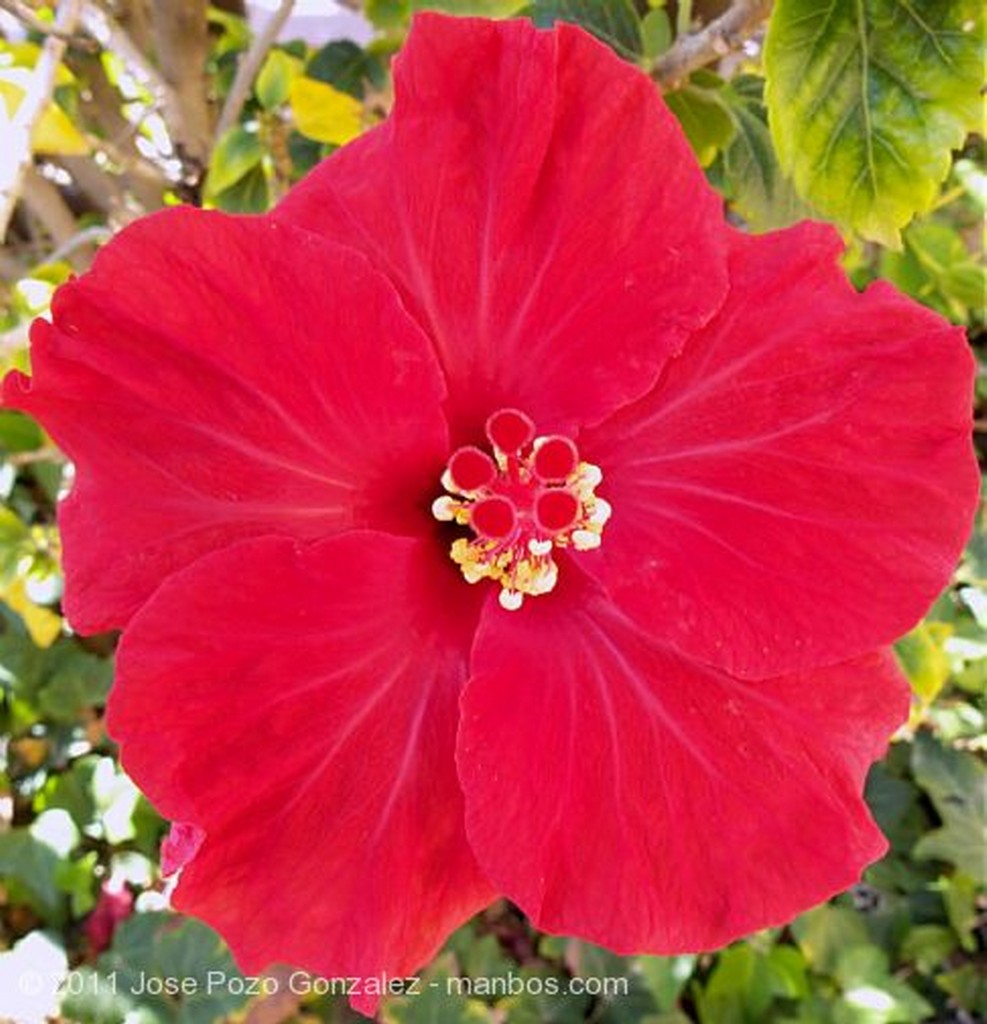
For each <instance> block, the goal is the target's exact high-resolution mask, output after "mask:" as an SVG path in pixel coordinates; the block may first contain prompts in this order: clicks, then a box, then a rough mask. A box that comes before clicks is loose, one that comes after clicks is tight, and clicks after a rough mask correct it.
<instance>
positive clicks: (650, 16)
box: [641, 7, 672, 61]
mask: <svg viewBox="0 0 987 1024" xmlns="http://www.w3.org/2000/svg"><path fill="white" fill-rule="evenodd" d="M671 45H672V22H671V21H670V19H669V17H668V12H667V11H665V10H663V9H662V8H661V7H656V8H655V9H654V10H651V11H648V13H647V14H646V15H645V16H644V17H643V18H642V19H641V50H642V56H643V57H644V59H645V60H647V61H653V60H655V59H656V58H658V57H660V56H661V55H662V54H663V53H664V52H665V51H666V50H667V49H668V48H669V47H670V46H671Z"/></svg>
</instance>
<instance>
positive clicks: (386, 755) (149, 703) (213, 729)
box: [109, 531, 493, 1012]
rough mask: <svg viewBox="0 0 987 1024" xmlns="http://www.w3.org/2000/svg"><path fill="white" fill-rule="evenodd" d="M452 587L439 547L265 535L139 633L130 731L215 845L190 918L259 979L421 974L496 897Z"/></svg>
mask: <svg viewBox="0 0 987 1024" xmlns="http://www.w3.org/2000/svg"><path fill="white" fill-rule="evenodd" d="M449 572H450V575H451V570H449ZM447 582H448V579H447V578H446V576H445V574H444V573H442V572H439V573H436V571H435V552H434V551H432V550H431V549H430V547H429V545H428V543H427V542H421V541H414V540H411V539H407V538H397V537H393V536H389V535H385V534H380V533H374V532H364V531H355V532H350V533H347V534H344V535H342V536H339V537H335V538H330V539H329V540H326V541H323V542H320V543H318V544H315V545H309V546H307V547H302V546H297V545H296V544H295V543H294V542H292V541H291V540H288V539H285V538H262V539H257V540H250V541H245V542H242V543H240V544H238V545H234V546H233V547H230V548H227V549H224V550H223V551H219V552H215V553H213V554H210V555H206V556H204V557H203V558H201V559H200V560H199V561H197V562H196V563H195V564H194V565H192V566H191V567H190V568H188V569H186V570H184V571H183V572H181V573H178V574H176V575H174V576H172V577H171V578H170V579H169V580H168V581H167V582H166V583H165V584H164V585H163V586H162V587H161V589H160V590H159V591H158V592H157V593H156V594H155V595H154V596H153V597H152V598H151V600H150V601H149V602H148V604H147V605H146V606H145V607H144V608H143V609H142V610H141V611H140V612H139V613H138V615H136V616H135V617H134V619H133V621H132V623H131V625H130V627H129V628H128V630H127V632H126V633H125V636H124V640H123V643H122V646H121V649H120V655H119V668H118V679H117V682H116V686H115V688H114V691H113V694H112V697H111V702H110V708H109V726H110V730H111V733H112V735H113V736H114V737H115V738H116V739H117V740H118V741H119V742H120V744H121V748H122V760H123V763H124V765H125V767H126V768H127V770H128V772H129V773H130V774H131V775H132V777H133V778H134V779H135V780H136V781H137V783H138V785H140V787H141V788H142V789H143V790H144V792H146V793H147V794H148V796H149V797H150V798H151V800H152V801H153V802H154V803H155V804H156V805H157V807H158V808H159V809H160V810H161V811H162V812H163V813H164V814H165V815H166V816H168V817H171V818H175V819H177V820H179V821H182V822H184V823H186V824H185V825H184V826H183V828H184V830H185V832H186V833H189V832H191V831H193V830H194V829H201V830H202V831H203V832H204V833H205V839H204V841H202V845H201V847H199V848H198V850H197V852H196V851H195V850H192V851H191V852H193V853H194V857H193V859H192V860H191V862H190V863H188V864H187V865H186V866H185V867H184V870H183V874H182V876H181V881H180V883H179V887H178V890H177V893H176V905H177V906H178V907H179V908H180V909H182V910H185V911H188V912H190V913H193V914H196V915H197V916H200V917H202V918H204V919H205V920H206V921H208V922H209V923H210V924H212V925H213V926H214V927H216V928H218V929H219V931H220V932H221V933H222V935H223V936H224V937H225V938H226V939H227V941H228V942H229V943H230V944H231V946H232V948H233V950H234V952H235V954H236V955H237V958H238V960H239V961H240V963H241V965H242V966H243V967H244V969H246V970H248V971H258V970H260V969H262V968H263V967H264V966H265V965H267V964H268V963H269V962H271V961H286V962H290V963H291V964H293V965H295V966H299V967H304V968H306V969H308V970H311V971H314V972H318V973H321V974H324V975H326V976H333V977H338V976H344V977H345V976H361V977H377V976H379V975H380V974H381V973H382V972H387V973H388V974H389V975H390V976H406V975H409V974H411V973H412V972H413V971H414V970H416V969H417V968H419V967H420V966H421V965H422V964H423V963H424V962H426V961H427V959H428V958H429V957H430V956H431V955H432V954H433V953H434V952H435V950H436V949H437V947H438V946H439V945H440V944H441V942H442V941H443V940H444V938H445V936H446V935H447V934H448V933H449V932H450V931H451V930H453V929H454V928H455V927H457V926H458V925H459V924H460V923H461V922H462V921H464V920H465V919H466V918H467V917H469V916H470V915H471V914H472V913H474V912H476V911H477V910H478V909H480V908H481V907H482V906H483V905H484V904H485V903H487V902H489V901H490V899H492V897H493V893H492V891H491V890H490V888H489V886H488V885H487V883H486V882H484V881H483V879H482V878H481V877H480V875H479V873H478V870H477V868H476V865H475V862H474V858H473V855H472V853H471V852H470V850H469V847H468V845H467V843H466V839H465V835H464V832H463V820H462V797H461V793H460V789H459V785H458V783H457V779H456V773H455V765H454V745H455V736H456V729H457V723H458V707H457V701H458V697H459V694H460V690H461V686H462V682H463V680H464V679H465V674H466V659H467V654H468V649H469V637H470V635H471V632H472V630H473V628H474V621H475V614H474V608H475V604H471V603H470V602H469V601H468V600H467V601H466V602H465V603H464V602H462V601H459V602H456V603H455V604H454V605H452V606H447V605H446V603H445V602H446V599H447V595H448V590H447V589H446V588H445V587H444V586H443V584H445V583H447ZM197 841H198V838H197ZM373 1002H374V1000H373V999H369V1000H368V999H363V1000H358V1001H357V1004H356V1005H357V1006H358V1007H359V1008H360V1009H363V1010H364V1011H367V1012H369V1011H371V1010H372V1008H373Z"/></svg>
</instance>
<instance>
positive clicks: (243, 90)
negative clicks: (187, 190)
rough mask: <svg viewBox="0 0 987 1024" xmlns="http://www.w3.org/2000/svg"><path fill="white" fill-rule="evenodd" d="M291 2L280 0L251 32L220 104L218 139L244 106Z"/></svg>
mask: <svg viewBox="0 0 987 1024" xmlns="http://www.w3.org/2000/svg"><path fill="white" fill-rule="evenodd" d="M294 6H295V0H281V3H280V4H278V9H277V10H276V11H275V12H274V13H273V14H272V15H271V16H270V18H268V20H267V24H266V25H265V26H264V28H263V29H262V30H261V31H260V32H258V33H257V35H256V36H254V41H253V42H252V43H251V44H250V49H249V50H247V52H246V53H245V54H244V55H243V56H242V57H241V58H240V63H239V64H238V65H237V69H236V76H235V77H234V79H233V85H231V86H230V92H229V95H228V96H227V97H226V103H225V104H223V112H222V113H221V114H220V115H219V121H218V123H217V124H216V141H217V142H218V141H219V139H220V138H221V137H222V136H223V135H224V134H225V133H226V132H228V131H229V130H230V128H232V127H233V125H235V124H236V123H237V121H238V120H239V118H240V111H241V110H243V105H244V104H245V103H246V102H247V97H248V96H249V95H250V87H251V86H252V85H253V84H254V79H255V78H256V77H257V72H258V71H260V66H261V64H263V63H264V57H265V56H267V51H268V50H269V49H270V48H271V46H272V44H273V43H274V40H275V39H277V37H278V33H279V32H280V31H281V29H282V28H283V27H284V23H285V22H286V21H287V20H288V18H289V17H290V15H291V11H292V8H293V7H294Z"/></svg>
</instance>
